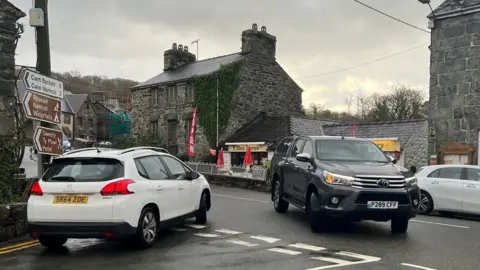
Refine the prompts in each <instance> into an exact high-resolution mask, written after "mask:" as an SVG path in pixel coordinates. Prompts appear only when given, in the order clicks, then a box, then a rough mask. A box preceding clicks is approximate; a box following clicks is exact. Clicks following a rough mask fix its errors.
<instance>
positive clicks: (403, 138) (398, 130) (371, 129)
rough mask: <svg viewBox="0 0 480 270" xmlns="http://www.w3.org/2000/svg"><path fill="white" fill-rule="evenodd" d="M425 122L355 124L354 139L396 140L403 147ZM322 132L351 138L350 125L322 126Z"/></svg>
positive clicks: (422, 120) (418, 120) (419, 120)
mask: <svg viewBox="0 0 480 270" xmlns="http://www.w3.org/2000/svg"><path fill="white" fill-rule="evenodd" d="M426 121H427V119H415V120H404V121H385V122H373V123H369V124H357V125H356V136H355V137H359V138H364V139H374V138H398V139H399V140H400V146H401V147H404V146H405V145H406V144H407V143H408V141H409V140H410V138H412V137H413V136H415V134H417V133H418V131H419V130H421V129H422V127H423V125H425V124H426ZM323 130H324V132H325V135H329V136H342V135H344V136H346V137H350V136H352V124H340V125H335V124H334V125H324V126H323ZM342 133H343V134H342Z"/></svg>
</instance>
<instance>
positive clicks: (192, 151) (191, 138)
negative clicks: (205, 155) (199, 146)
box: [187, 107, 197, 157]
mask: <svg viewBox="0 0 480 270" xmlns="http://www.w3.org/2000/svg"><path fill="white" fill-rule="evenodd" d="M196 121H197V107H195V108H194V109H193V117H192V125H191V126H190V135H189V138H188V149H187V154H188V156H190V157H193V156H194V155H195V124H196Z"/></svg>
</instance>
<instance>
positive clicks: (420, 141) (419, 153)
mask: <svg viewBox="0 0 480 270" xmlns="http://www.w3.org/2000/svg"><path fill="white" fill-rule="evenodd" d="M428 136H429V132H428V122H427V121H426V120H425V124H424V125H423V126H422V128H421V129H420V130H419V131H418V132H417V134H415V135H414V136H413V137H412V138H411V141H410V142H409V143H408V144H407V145H406V146H405V148H404V150H403V151H404V152H405V159H404V167H405V168H407V169H409V168H410V166H415V167H417V168H420V167H423V166H426V165H428V161H429V158H428Z"/></svg>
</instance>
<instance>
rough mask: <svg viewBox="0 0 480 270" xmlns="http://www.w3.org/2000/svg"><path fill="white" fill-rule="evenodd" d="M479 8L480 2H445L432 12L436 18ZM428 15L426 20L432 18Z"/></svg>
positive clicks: (454, 0) (460, 0)
mask: <svg viewBox="0 0 480 270" xmlns="http://www.w3.org/2000/svg"><path fill="white" fill-rule="evenodd" d="M478 7H480V0H445V1H444V2H443V3H442V4H440V6H438V7H437V8H436V9H435V10H434V11H433V14H435V16H436V17H441V16H442V15H446V14H450V13H456V12H459V11H465V10H469V9H473V8H478ZM433 14H432V13H430V14H429V15H428V18H433Z"/></svg>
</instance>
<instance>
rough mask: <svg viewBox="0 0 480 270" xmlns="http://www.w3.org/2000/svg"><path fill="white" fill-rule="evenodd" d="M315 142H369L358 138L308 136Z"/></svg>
mask: <svg viewBox="0 0 480 270" xmlns="http://www.w3.org/2000/svg"><path fill="white" fill-rule="evenodd" d="M307 137H310V138H312V139H314V140H346V141H368V140H367V139H362V138H357V137H342V136H307Z"/></svg>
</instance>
